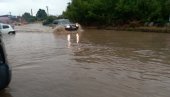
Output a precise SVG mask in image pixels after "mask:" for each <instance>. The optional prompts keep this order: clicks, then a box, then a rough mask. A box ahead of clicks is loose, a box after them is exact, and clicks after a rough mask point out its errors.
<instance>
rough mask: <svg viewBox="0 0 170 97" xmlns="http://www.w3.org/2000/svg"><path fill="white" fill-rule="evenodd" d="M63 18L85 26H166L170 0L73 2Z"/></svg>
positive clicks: (88, 0)
mask: <svg viewBox="0 0 170 97" xmlns="http://www.w3.org/2000/svg"><path fill="white" fill-rule="evenodd" d="M63 16H64V17H65V18H68V19H70V20H72V21H76V22H79V23H81V24H84V25H125V24H129V23H131V22H138V23H140V24H144V23H146V22H154V23H159V24H165V23H167V22H169V18H170V0H72V1H71V2H70V3H68V6H67V9H66V11H65V12H63Z"/></svg>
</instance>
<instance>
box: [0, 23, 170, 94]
mask: <svg viewBox="0 0 170 97" xmlns="http://www.w3.org/2000/svg"><path fill="white" fill-rule="evenodd" d="M29 27H30V28H29ZM33 27H36V25H34V24H32V26H31V25H27V26H25V27H18V32H17V33H16V35H4V36H3V41H4V43H5V47H6V51H7V54H8V60H9V63H10V64H11V65H12V69H13V77H12V81H11V83H10V85H9V87H8V88H7V89H5V90H4V91H1V92H0V97H170V34H166V33H143V32H117V31H109V30H108V31H107V30H89V29H85V31H84V32H81V33H79V34H68V35H65V34H64V35H61V34H56V33H52V32H48V30H47V28H46V27H42V26H38V28H39V29H41V30H37V29H36V30H32V29H33ZM25 28H27V30H26V31H25ZM29 29H30V31H29ZM43 29H45V30H44V31H43Z"/></svg>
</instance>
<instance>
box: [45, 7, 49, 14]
mask: <svg viewBox="0 0 170 97" xmlns="http://www.w3.org/2000/svg"><path fill="white" fill-rule="evenodd" d="M46 8H47V16H48V15H49V12H48V6H46Z"/></svg>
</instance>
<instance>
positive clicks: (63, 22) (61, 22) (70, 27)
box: [53, 19, 79, 31]
mask: <svg viewBox="0 0 170 97" xmlns="http://www.w3.org/2000/svg"><path fill="white" fill-rule="evenodd" d="M53 25H54V26H63V27H64V28H65V30H67V31H76V30H78V28H79V25H78V24H77V23H72V22H70V20H68V19H57V20H54V21H53Z"/></svg>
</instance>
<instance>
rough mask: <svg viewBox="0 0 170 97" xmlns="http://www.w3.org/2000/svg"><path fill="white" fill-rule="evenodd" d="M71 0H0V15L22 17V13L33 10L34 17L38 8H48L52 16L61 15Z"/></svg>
mask: <svg viewBox="0 0 170 97" xmlns="http://www.w3.org/2000/svg"><path fill="white" fill-rule="evenodd" d="M70 1H71V0H0V9H1V10H0V15H3V14H9V12H11V13H12V14H13V15H22V14H23V13H24V12H30V11H31V9H32V10H33V13H34V15H35V14H36V12H37V11H38V9H39V8H41V9H45V10H46V6H48V7H49V13H50V14H52V15H59V14H61V13H62V12H63V11H64V10H65V9H66V7H67V3H68V2H70Z"/></svg>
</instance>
